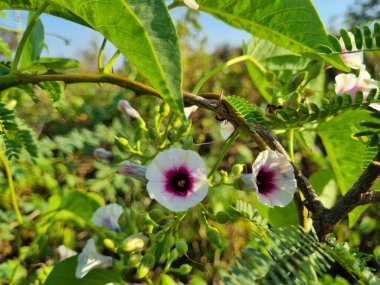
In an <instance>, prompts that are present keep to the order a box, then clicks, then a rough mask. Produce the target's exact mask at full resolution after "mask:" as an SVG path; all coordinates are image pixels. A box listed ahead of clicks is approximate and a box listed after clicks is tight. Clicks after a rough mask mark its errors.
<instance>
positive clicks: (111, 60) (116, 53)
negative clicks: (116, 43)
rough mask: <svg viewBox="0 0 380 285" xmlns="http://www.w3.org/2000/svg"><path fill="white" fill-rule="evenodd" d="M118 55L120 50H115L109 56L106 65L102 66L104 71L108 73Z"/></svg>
mask: <svg viewBox="0 0 380 285" xmlns="http://www.w3.org/2000/svg"><path fill="white" fill-rule="evenodd" d="M119 55H120V50H117V51H116V52H115V53H114V54H113V56H112V57H111V59H110V61H109V62H108V63H107V65H106V66H105V67H104V68H103V72H104V73H108V72H109V71H110V69H111V68H112V66H113V64H114V63H115V60H116V59H117V58H118V56H119Z"/></svg>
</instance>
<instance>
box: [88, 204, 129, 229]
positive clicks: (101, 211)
mask: <svg viewBox="0 0 380 285" xmlns="http://www.w3.org/2000/svg"><path fill="white" fill-rule="evenodd" d="M122 212H123V208H122V207H121V206H120V205H118V204H115V203H113V204H109V205H106V206H104V207H100V208H98V209H97V210H96V211H95V213H94V214H93V215H92V222H93V223H94V225H97V226H99V227H106V228H107V229H109V230H110V231H118V230H120V226H119V223H118V219H119V217H120V215H121V213H122Z"/></svg>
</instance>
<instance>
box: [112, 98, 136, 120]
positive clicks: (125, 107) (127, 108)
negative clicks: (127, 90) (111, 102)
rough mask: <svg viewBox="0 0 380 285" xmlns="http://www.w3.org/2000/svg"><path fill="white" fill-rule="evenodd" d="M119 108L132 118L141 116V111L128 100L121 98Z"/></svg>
mask: <svg viewBox="0 0 380 285" xmlns="http://www.w3.org/2000/svg"><path fill="white" fill-rule="evenodd" d="M117 109H118V110H119V111H120V112H122V113H124V114H126V115H127V116H129V117H131V118H132V119H138V118H141V116H140V113H139V112H138V111H137V110H136V109H135V108H133V107H132V106H131V104H129V102H128V101H127V100H120V101H119V103H118V104H117Z"/></svg>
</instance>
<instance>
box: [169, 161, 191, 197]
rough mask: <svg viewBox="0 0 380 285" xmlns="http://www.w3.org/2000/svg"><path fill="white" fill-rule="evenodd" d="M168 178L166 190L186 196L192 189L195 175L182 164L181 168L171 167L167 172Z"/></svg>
mask: <svg viewBox="0 0 380 285" xmlns="http://www.w3.org/2000/svg"><path fill="white" fill-rule="evenodd" d="M165 176H166V178H167V180H166V185H165V190H166V191H168V192H170V193H172V194H174V195H177V196H183V197H186V196H187V195H188V193H190V192H191V191H192V187H193V177H192V176H191V175H190V173H189V171H188V169H187V168H185V167H183V166H181V167H179V168H175V169H170V170H168V171H167V172H166V174H165Z"/></svg>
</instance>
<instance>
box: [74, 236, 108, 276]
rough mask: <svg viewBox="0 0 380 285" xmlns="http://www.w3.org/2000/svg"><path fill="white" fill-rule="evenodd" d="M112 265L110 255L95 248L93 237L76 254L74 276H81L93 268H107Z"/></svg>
mask: <svg viewBox="0 0 380 285" xmlns="http://www.w3.org/2000/svg"><path fill="white" fill-rule="evenodd" d="M112 265H113V260H112V257H110V256H105V255H102V254H100V253H99V252H98V250H97V249H96V245H95V241H94V240H93V239H89V240H88V241H87V243H86V246H85V247H84V248H83V250H82V252H81V253H80V254H79V256H78V264H77V268H76V271H75V276H76V277H77V278H83V277H84V276H85V275H86V274H87V273H88V272H90V271H91V270H92V269H94V268H107V267H111V266H112Z"/></svg>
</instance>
